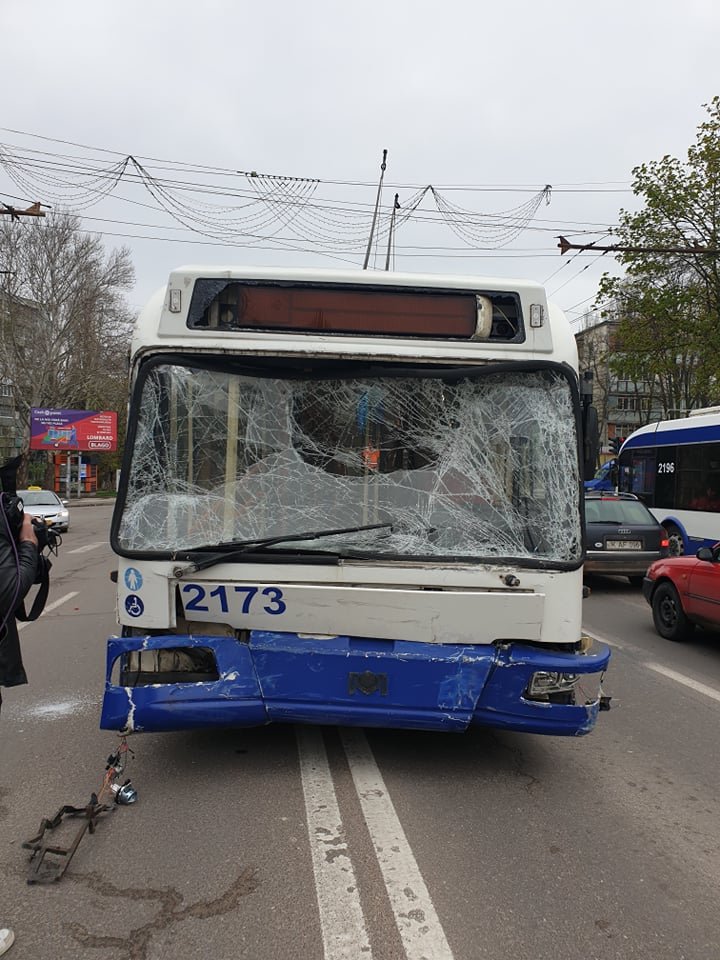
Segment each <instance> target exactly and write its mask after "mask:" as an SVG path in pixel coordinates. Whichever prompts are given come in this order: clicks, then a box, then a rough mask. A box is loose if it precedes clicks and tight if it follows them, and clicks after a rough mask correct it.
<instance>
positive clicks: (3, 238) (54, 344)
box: [0, 212, 134, 452]
mask: <svg viewBox="0 0 720 960" xmlns="http://www.w3.org/2000/svg"><path fill="white" fill-rule="evenodd" d="M0 265H1V266H2V269H3V271H5V273H3V275H2V276H1V277H0V378H1V379H2V381H3V382H5V383H10V384H12V388H13V393H14V399H15V406H16V410H17V412H18V415H19V417H20V421H21V423H23V424H24V426H25V429H24V435H23V452H27V449H28V448H29V438H30V408H31V407H53V408H67V409H81V410H88V409H90V410H94V409H115V410H120V411H122V410H123V409H124V403H125V394H126V377H127V373H126V371H127V348H128V341H129V330H130V326H131V323H132V320H133V317H132V315H131V313H130V310H129V308H128V306H127V303H126V301H125V297H124V294H125V292H126V291H128V290H129V289H130V288H131V287H132V284H133V281H134V269H133V266H132V262H131V259H130V252H129V250H127V248H121V249H119V250H113V251H112V252H110V253H109V254H106V252H105V250H104V249H103V245H102V242H101V240H100V239H99V238H98V237H93V236H90V235H88V234H86V233H83V232H82V231H81V229H80V221H79V219H78V218H77V217H75V216H74V215H72V214H68V213H62V212H61V213H56V214H54V215H52V216H51V217H48V218H47V219H46V220H43V221H35V222H33V223H24V222H23V223H13V222H12V221H5V222H3V223H0Z"/></svg>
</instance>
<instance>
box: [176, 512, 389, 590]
mask: <svg viewBox="0 0 720 960" xmlns="http://www.w3.org/2000/svg"><path fill="white" fill-rule="evenodd" d="M385 528H389V529H390V530H392V528H393V525H392V523H366V524H363V525H362V526H359V527H337V528H334V529H330V530H311V531H308V532H306V533H289V534H287V535H286V536H278V537H261V538H260V539H255V540H237V541H228V542H227V543H219V544H217V546H218V547H229V548H232V549H229V550H226V551H222V552H218V553H211V554H209V555H208V556H205V557H203V558H202V559H201V560H193V561H192V562H191V563H190V564H188V566H187V567H176V568H175V570H174V571H173V572H174V575H175V576H176V577H180V576H184V575H185V574H187V573H197V571H198V570H207V569H208V567H212V566H214V565H215V564H216V563H221V562H222V561H223V560H232V559H233V558H234V557H241V556H243V555H244V554H246V553H254V552H255V551H256V550H264V549H266V548H267V547H272V546H273V545H274V544H276V543H293V542H299V541H304V540H320V539H321V538H322V537H336V536H340V535H341V534H344V533H362V532H363V531H365V530H382V529H385ZM195 549H198V548H197V547H196V548H195Z"/></svg>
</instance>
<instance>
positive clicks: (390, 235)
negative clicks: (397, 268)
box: [385, 193, 400, 270]
mask: <svg viewBox="0 0 720 960" xmlns="http://www.w3.org/2000/svg"><path fill="white" fill-rule="evenodd" d="M399 209H400V196H399V194H397V193H396V194H395V202H394V203H393V209H392V215H391V216H390V229H389V230H388V245H387V256H386V257H385V269H386V270H389V269H390V253H391V251H392V242H393V233H394V232H395V214H396V212H397V211H398V210H399Z"/></svg>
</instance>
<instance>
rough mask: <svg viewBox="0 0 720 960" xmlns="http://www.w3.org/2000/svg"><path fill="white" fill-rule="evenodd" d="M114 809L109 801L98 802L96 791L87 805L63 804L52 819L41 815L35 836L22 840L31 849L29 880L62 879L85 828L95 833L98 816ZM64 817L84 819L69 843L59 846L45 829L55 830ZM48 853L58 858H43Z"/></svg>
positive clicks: (84, 832) (41, 881)
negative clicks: (67, 845) (51, 860)
mask: <svg viewBox="0 0 720 960" xmlns="http://www.w3.org/2000/svg"><path fill="white" fill-rule="evenodd" d="M113 809H115V808H114V806H112V805H110V804H107V803H99V802H98V797H97V794H95V793H93V794H92V796H91V797H90V803H88V805H87V806H86V807H71V806H68V805H67V804H66V805H65V806H64V807H60V809H59V810H58V812H57V813H56V814H55V816H54V817H53V818H52V820H48V819H47V818H43V819H42V820H41V821H40V828H39V830H38V832H37V834H36V836H34V837H32V838H31V839H30V840H26V841H25V843H23V847H24V848H25V849H26V850H32V853H31V855H30V867H29V871H28V878H27V882H28V883H30V884H32V883H54V882H56V881H58V880H60V879H62V877H63V875H64V873H65V871H66V870H67V868H68V866H69V864H70V861H71V860H72V858H73V857H74V856H75V851H76V850H77V848H78V846H79V845H80V841H81V840H82V838H83V837H84V836H85V834H86V832H88V831H89V832H90V833H95V825H96V823H97V821H98V818H99V817H100V816H102V814H103V813H107V812H108V811H110V810H113ZM65 817H84V820H83V823H82V825H81V827H80V829H79V830H78V832H77V833H76V834H75V838H74V840H73V841H72V843H71V844H70V846H69V847H60V846H57V845H55V844H53V843H52V842H49V841H47V840H45V839H44V838H45V834H46V832H47V831H48V830H54V829H55V828H56V827H57V826H59V825H60V824H61V823H62V821H63V819H64V818H65ZM48 854H52V855H53V856H55V857H60V859H59V860H58V861H57V862H55V863H52V862H46V859H45V858H46V857H47V855H48Z"/></svg>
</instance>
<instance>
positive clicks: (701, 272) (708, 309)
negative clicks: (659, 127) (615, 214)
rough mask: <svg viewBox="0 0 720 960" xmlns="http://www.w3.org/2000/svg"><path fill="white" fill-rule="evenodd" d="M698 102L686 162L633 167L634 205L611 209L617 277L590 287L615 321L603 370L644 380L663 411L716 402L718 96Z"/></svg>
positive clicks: (719, 362) (719, 377)
mask: <svg viewBox="0 0 720 960" xmlns="http://www.w3.org/2000/svg"><path fill="white" fill-rule="evenodd" d="M704 106H705V109H706V110H707V114H708V117H707V119H706V120H705V121H704V122H703V123H701V124H700V126H699V127H698V133H697V137H696V140H695V143H694V144H693V145H692V146H691V147H690V148H689V149H688V154H687V160H685V161H680V160H678V159H676V158H675V157H670V156H665V157H663V158H662V159H661V160H657V161H652V162H650V163H643V164H641V165H640V166H638V167H635V169H634V170H633V193H634V194H635V195H636V196H637V197H638V198H639V199H640V200H641V201H642V204H643V205H642V207H641V209H640V210H639V211H637V212H630V211H627V210H621V211H620V225H619V227H618V229H617V243H618V245H619V246H623V247H630V248H631V249H629V250H626V251H623V252H621V253H619V254H618V255H617V256H618V259H619V261H620V262H621V263H622V264H623V265H624V266H625V268H626V274H625V276H624V277H622V278H617V277H609V276H608V275H607V274H606V275H605V276H604V277H603V279H602V281H601V284H600V292H599V299H600V300H603V301H609V302H610V303H611V304H612V306H611V308H610V310H609V311H608V310H606V313H607V314H608V315H609V316H611V317H614V318H615V319H617V320H618V327H617V339H616V344H615V351H616V352H615V353H614V354H613V357H612V360H611V363H610V366H611V369H612V370H613V372H614V373H616V374H617V375H618V376H619V377H622V378H623V379H631V380H641V379H642V380H652V381H653V382H654V384H655V385H656V387H657V391H658V395H659V397H660V398H661V400H662V403H663V406H664V407H665V410H666V412H668V413H670V412H673V411H678V410H683V409H685V410H686V409H691V408H694V407H700V406H707V405H709V404H713V403H718V402H720V257H719V256H718V249H720V97H714V98H713V100H712V101H711V103H709V104H705V105H704ZM657 248H660V250H661V251H663V250H671V251H674V252H652V251H653V250H656V251H657ZM705 250H707V251H711V252H702V251H705Z"/></svg>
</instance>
